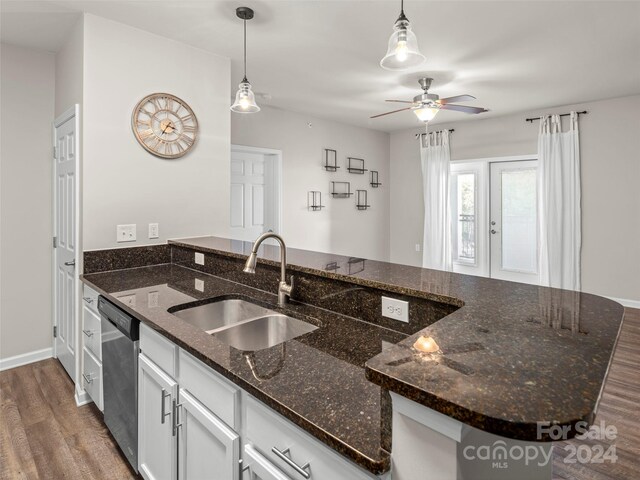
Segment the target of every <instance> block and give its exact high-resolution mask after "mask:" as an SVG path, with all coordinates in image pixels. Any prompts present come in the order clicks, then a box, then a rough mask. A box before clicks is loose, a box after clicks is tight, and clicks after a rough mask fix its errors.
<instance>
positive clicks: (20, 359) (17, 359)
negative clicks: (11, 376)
mask: <svg viewBox="0 0 640 480" xmlns="http://www.w3.org/2000/svg"><path fill="white" fill-rule="evenodd" d="M51 357H53V348H51V347H49V348H43V349H42V350H36V351H35V352H28V353H23V354H21V355H16V356H14V357H9V358H3V359H1V360H0V372H2V371H4V370H9V369H10V368H16V367H21V366H22V365H28V364H29V363H34V362H39V361H40V360H46V359H47V358H51Z"/></svg>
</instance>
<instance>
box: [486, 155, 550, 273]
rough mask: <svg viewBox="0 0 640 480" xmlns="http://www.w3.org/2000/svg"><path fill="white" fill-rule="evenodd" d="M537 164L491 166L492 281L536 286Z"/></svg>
mask: <svg viewBox="0 0 640 480" xmlns="http://www.w3.org/2000/svg"><path fill="white" fill-rule="evenodd" d="M537 178H538V175H537V161H535V160H529V161H515V162H498V163H491V184H490V190H491V194H490V197H491V205H490V227H489V228H490V243H491V277H492V278H498V279H502V280H510V281H514V282H522V283H533V284H537V283H539V275H538V209H537Z"/></svg>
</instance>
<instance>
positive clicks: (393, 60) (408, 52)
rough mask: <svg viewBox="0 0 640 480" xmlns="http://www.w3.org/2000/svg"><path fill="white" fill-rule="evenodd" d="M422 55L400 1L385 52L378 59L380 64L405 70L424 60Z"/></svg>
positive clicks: (386, 67) (393, 68) (388, 67)
mask: <svg viewBox="0 0 640 480" xmlns="http://www.w3.org/2000/svg"><path fill="white" fill-rule="evenodd" d="M424 60H425V58H424V55H422V54H421V53H420V49H419V48H418V39H417V38H416V34H415V33H413V31H412V30H411V23H409V19H408V18H407V17H405V15H404V0H401V1H400V16H399V17H398V19H397V20H396V23H395V24H394V25H393V33H392V34H391V37H390V38H389V47H388V48H387V54H386V55H385V56H384V58H383V59H382V60H380V66H381V67H382V68H385V69H387V70H407V69H409V68H411V67H417V66H418V65H420V64H421V63H422V62H424Z"/></svg>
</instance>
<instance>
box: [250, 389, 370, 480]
mask: <svg viewBox="0 0 640 480" xmlns="http://www.w3.org/2000/svg"><path fill="white" fill-rule="evenodd" d="M245 398H246V401H245V405H246V432H247V440H248V441H249V443H250V444H251V445H253V447H254V448H255V449H256V450H258V451H259V452H260V453H261V454H262V455H264V457H265V458H267V459H268V460H269V462H271V463H272V464H274V465H276V466H277V467H278V468H280V469H281V470H282V471H283V472H285V473H286V474H287V475H289V476H290V477H291V478H292V479H299V480H303V479H305V478H308V479H315V480H324V479H328V478H330V479H332V480H360V479H362V480H371V479H372V478H376V477H374V476H373V475H372V474H369V473H367V472H365V471H364V470H362V469H360V468H359V467H357V466H356V465H354V464H352V463H351V462H349V461H348V460H346V459H345V458H343V457H342V456H340V454H339V453H337V452H334V451H333V450H331V449H330V448H329V447H327V446H326V445H323V444H322V443H320V442H319V441H318V440H316V439H315V438H313V437H312V436H311V435H309V434H308V433H307V432H305V431H303V430H302V429H301V428H299V427H297V426H296V425H294V424H293V423H291V422H290V421H288V420H287V419H286V418H284V417H282V416H281V415H279V414H277V413H276V412H274V411H273V410H271V409H270V408H268V407H266V406H264V405H263V404H261V403H260V402H259V401H258V400H256V399H255V398H253V397H251V396H250V395H248V394H247V395H246V397H245ZM278 452H280V453H278ZM283 457H286V459H285V458H283ZM293 464H295V465H297V467H295V466H294V465H293Z"/></svg>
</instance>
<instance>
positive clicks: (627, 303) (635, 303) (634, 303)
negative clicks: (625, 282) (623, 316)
mask: <svg viewBox="0 0 640 480" xmlns="http://www.w3.org/2000/svg"><path fill="white" fill-rule="evenodd" d="M607 298H608V299H609V300H613V301H614V302H618V303H619V304H620V305H622V306H623V307H627V308H640V300H629V299H626V298H616V297H607Z"/></svg>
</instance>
